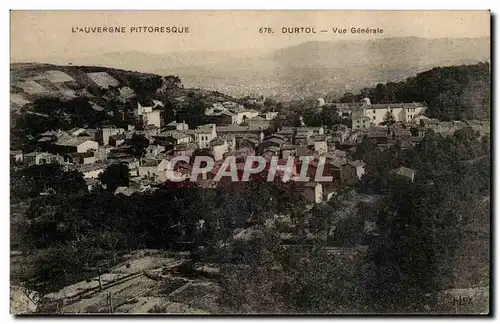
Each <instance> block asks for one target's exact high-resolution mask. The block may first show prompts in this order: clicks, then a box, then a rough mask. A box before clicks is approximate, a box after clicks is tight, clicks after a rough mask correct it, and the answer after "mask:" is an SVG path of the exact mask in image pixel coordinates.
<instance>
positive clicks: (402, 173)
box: [392, 166, 415, 182]
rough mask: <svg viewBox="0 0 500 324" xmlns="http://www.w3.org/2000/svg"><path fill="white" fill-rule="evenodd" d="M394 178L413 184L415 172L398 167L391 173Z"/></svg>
mask: <svg viewBox="0 0 500 324" xmlns="http://www.w3.org/2000/svg"><path fill="white" fill-rule="evenodd" d="M392 172H393V173H394V174H395V175H396V176H398V177H401V178H405V179H408V180H410V181H411V182H413V179H414V178H415V170H413V169H410V168H406V167H403V166H402V167H399V168H397V169H394V170H393V171H392Z"/></svg>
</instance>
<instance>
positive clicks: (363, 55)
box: [272, 37, 490, 69]
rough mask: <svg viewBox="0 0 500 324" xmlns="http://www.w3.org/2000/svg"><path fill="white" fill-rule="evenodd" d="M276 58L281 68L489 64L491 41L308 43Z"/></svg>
mask: <svg viewBox="0 0 500 324" xmlns="http://www.w3.org/2000/svg"><path fill="white" fill-rule="evenodd" d="M272 58H273V60H275V61H277V62H279V64H280V65H291V66H328V67H338V68H340V67H354V66H366V67H371V66H380V67H388V68H389V67H390V68H398V69H402V68H411V67H417V68H427V67H429V66H439V65H456V64H460V63H469V62H473V63H477V62H479V61H488V60H489V58H490V40H489V38H487V37H481V38H439V39H426V38H418V37H396V38H383V39H374V40H359V41H358V40H352V41H337V42H307V43H303V44H300V45H297V46H293V47H287V48H284V49H281V50H278V51H276V52H275V53H274V54H273V55H272Z"/></svg>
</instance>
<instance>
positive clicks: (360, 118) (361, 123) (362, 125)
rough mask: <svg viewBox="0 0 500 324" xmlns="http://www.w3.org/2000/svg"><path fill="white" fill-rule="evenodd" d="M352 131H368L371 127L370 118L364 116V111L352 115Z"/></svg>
mask: <svg viewBox="0 0 500 324" xmlns="http://www.w3.org/2000/svg"><path fill="white" fill-rule="evenodd" d="M351 119H352V129H353V130H356V129H367V128H369V127H370V124H371V120H370V117H368V116H365V115H363V111H362V110H359V111H355V112H353V113H352V116H351Z"/></svg>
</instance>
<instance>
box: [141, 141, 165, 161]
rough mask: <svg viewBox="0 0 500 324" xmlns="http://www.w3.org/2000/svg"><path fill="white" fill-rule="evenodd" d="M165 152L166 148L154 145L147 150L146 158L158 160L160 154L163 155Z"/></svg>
mask: <svg viewBox="0 0 500 324" xmlns="http://www.w3.org/2000/svg"><path fill="white" fill-rule="evenodd" d="M164 151H165V146H162V145H158V144H152V145H149V146H148V147H147V148H146V154H145V155H146V157H152V158H156V157H158V156H159V155H160V153H162V152H164Z"/></svg>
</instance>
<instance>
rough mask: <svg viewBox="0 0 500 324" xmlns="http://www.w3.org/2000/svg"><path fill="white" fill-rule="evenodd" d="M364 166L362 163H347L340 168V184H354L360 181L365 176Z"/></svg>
mask: <svg viewBox="0 0 500 324" xmlns="http://www.w3.org/2000/svg"><path fill="white" fill-rule="evenodd" d="M365 165H366V163H364V162H363V161H359V160H357V161H349V162H347V163H346V164H345V165H344V166H343V167H342V183H343V184H354V183H356V182H358V181H359V180H361V177H362V176H363V174H365Z"/></svg>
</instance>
